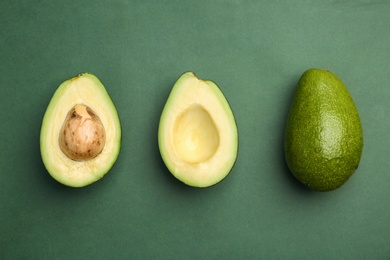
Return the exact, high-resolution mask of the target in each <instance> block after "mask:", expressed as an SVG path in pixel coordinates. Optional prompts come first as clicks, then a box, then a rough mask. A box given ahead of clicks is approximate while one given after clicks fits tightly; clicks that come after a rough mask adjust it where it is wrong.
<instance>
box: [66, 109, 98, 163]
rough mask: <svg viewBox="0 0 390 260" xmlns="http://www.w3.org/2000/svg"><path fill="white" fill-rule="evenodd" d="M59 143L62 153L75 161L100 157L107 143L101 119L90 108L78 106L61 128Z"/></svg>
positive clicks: (72, 110) (69, 114)
mask: <svg viewBox="0 0 390 260" xmlns="http://www.w3.org/2000/svg"><path fill="white" fill-rule="evenodd" d="M58 142H59V145H60V148H61V151H62V152H63V153H64V154H65V155H66V156H67V157H68V158H70V159H72V160H75V161H87V160H90V159H93V158H95V157H96V156H98V155H99V154H100V153H101V151H102V150H103V147H104V145H105V143H106V132H105V130H104V127H103V124H102V122H101V121H100V119H99V117H98V116H97V115H96V114H95V113H94V112H93V111H92V109H90V108H89V107H87V106H85V105H82V104H77V105H75V106H74V107H73V108H72V109H71V110H70V111H69V112H68V115H67V116H66V118H65V121H64V123H63V125H62V127H61V130H60V135H59V138H58Z"/></svg>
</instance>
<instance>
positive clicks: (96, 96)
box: [40, 73, 121, 187]
mask: <svg viewBox="0 0 390 260" xmlns="http://www.w3.org/2000/svg"><path fill="white" fill-rule="evenodd" d="M77 104H83V105H85V106H87V107H89V108H90V109H91V110H92V111H94V113H95V114H96V115H97V116H98V117H99V119H100V121H101V123H102V125H103V127H104V130H105V133H106V136H105V144H104V147H103V149H102V150H101V152H100V153H99V154H98V155H97V156H96V157H94V158H92V159H89V160H85V161H76V160H72V159H70V158H69V157H67V156H66V155H65V154H64V153H63V152H62V151H61V148H60V143H59V135H60V132H61V128H62V126H63V122H64V121H65V119H66V117H67V114H68V112H69V111H70V110H71V109H73V107H74V106H75V105H77ZM120 142H121V126H120V121H119V117H118V113H117V111H116V108H115V106H114V104H113V103H112V100H111V98H110V97H109V95H108V93H107V91H106V89H105V88H104V86H103V85H102V83H101V82H100V81H99V79H98V78H97V77H96V76H94V75H92V74H89V73H84V74H80V75H78V76H76V77H74V78H72V79H69V80H67V81H65V82H63V83H62V84H61V85H60V86H59V87H58V89H57V90H56V92H55V93H54V95H53V97H52V99H51V101H50V103H49V106H48V108H47V110H46V113H45V115H44V118H43V122H42V128H41V135H40V147H41V155H42V160H43V162H44V164H45V167H46V169H47V170H48V172H49V173H50V175H51V176H52V177H53V178H54V179H56V180H57V181H58V182H60V183H62V184H64V185H67V186H71V187H83V186H86V185H89V184H91V183H93V182H95V181H97V180H99V179H100V178H102V177H103V176H104V175H105V174H106V173H107V172H108V171H109V169H110V168H111V167H112V166H113V164H114V163H115V161H116V159H117V157H118V154H119V150H120Z"/></svg>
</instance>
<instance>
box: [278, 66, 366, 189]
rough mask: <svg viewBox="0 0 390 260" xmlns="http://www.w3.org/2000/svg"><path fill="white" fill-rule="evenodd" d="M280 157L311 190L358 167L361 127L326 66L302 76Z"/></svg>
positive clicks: (333, 185) (338, 182)
mask: <svg viewBox="0 0 390 260" xmlns="http://www.w3.org/2000/svg"><path fill="white" fill-rule="evenodd" d="M284 146H285V147H284V149H285V159H286V162H287V165H288V167H289V168H290V170H291V172H292V173H293V175H294V176H295V177H296V178H297V179H298V180H299V181H300V182H302V183H303V184H304V185H306V186H307V187H309V188H310V189H313V190H317V191H330V190H334V189H337V188H339V187H340V186H342V185H343V184H344V183H345V182H346V181H347V180H348V179H349V177H350V176H351V175H352V174H353V173H354V172H355V170H356V169H357V167H358V165H359V162H360V158H361V154H362V150H363V131H362V125H361V122H360V118H359V114H358V111H357V109H356V106H355V104H354V102H353V100H352V98H351V96H350V94H349V92H348V90H347V89H346V87H345V86H344V84H343V83H342V82H341V80H340V79H339V78H338V77H337V76H335V75H334V74H332V73H331V72H329V71H326V70H320V69H309V70H307V71H306V72H305V73H303V75H302V76H301V78H300V80H299V83H298V86H297V89H296V91H295V95H294V97H293V101H292V104H291V107H290V111H289V115H288V119H287V124H286V131H285V141H284Z"/></svg>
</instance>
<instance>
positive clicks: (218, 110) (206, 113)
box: [158, 72, 238, 188]
mask: <svg viewBox="0 0 390 260" xmlns="http://www.w3.org/2000/svg"><path fill="white" fill-rule="evenodd" d="M158 143H159V148H160V153H161V157H162V159H163V161H164V163H165V165H166V166H167V168H168V169H169V171H170V172H171V173H172V174H173V175H174V176H175V177H176V178H177V179H179V180H180V181H182V182H183V183H185V184H187V185H189V186H193V187H199V188H201V187H209V186H212V185H214V184H216V183H218V182H220V181H221V180H223V179H224V178H225V177H226V176H227V175H228V174H229V172H230V171H231V169H232V168H233V165H234V163H235V161H236V158H237V152H238V131H237V125H236V121H235V118H234V115H233V112H232V110H231V108H230V105H229V103H228V101H227V100H226V98H225V96H224V95H223V93H222V92H221V90H220V89H219V88H218V86H217V85H216V84H215V83H214V82H212V81H209V80H201V79H199V78H198V77H197V76H196V75H195V74H194V73H193V72H186V73H184V74H183V75H182V76H181V77H180V78H179V79H178V80H177V81H176V83H175V84H174V86H173V88H172V90H171V93H170V95H169V97H168V100H167V102H166V104H165V107H164V109H163V111H162V114H161V118H160V123H159V130H158Z"/></svg>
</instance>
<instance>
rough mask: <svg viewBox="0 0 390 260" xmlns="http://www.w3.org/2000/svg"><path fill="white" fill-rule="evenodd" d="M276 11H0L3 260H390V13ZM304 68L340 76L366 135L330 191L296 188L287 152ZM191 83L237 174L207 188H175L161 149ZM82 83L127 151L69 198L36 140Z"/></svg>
mask: <svg viewBox="0 0 390 260" xmlns="http://www.w3.org/2000/svg"><path fill="white" fill-rule="evenodd" d="M272 2H273V3H272V4H270V3H262V2H261V1H213V3H211V1H189V2H188V3H186V2H185V1H170V2H164V3H163V1H153V2H152V1H119V0H118V1H8V0H7V1H2V2H1V4H0V33H1V34H0V35H1V37H0V72H1V76H0V104H1V109H0V117H1V118H2V124H1V128H0V131H1V132H0V136H1V140H0V142H1V146H2V149H1V151H0V166H1V173H0V185H1V186H0V206H1V208H0V210H1V214H0V220H1V221H0V258H2V259H61V258H64V259H75V258H91V259H92V258H105V259H107V258H110V259H121V258H122V259H123V258H127V259H129V258H130V257H131V258H132V259H151V258H157V259H172V258H177V259H183V258H184V259H185V258H193V259H208V258H210V259H213V258H214V259H222V258H225V259H239V258H263V259H283V258H284V259H314V258H315V259H389V256H390V243H389V241H390V203H389V197H390V196H389V195H390V189H389V183H390V174H389V166H390V160H389V158H388V157H389V154H390V148H389V147H390V146H389V141H390V136H389V134H388V131H389V129H390V120H389V119H388V115H389V114H390V105H389V100H390V86H389V82H390V34H389V28H390V11H389V10H390V3H389V2H388V1H363V0H360V1H296V2H295V3H296V4H295V5H288V4H285V3H284V1H272ZM286 2H287V1H286ZM298 2H301V3H300V4H298ZM311 67H319V68H325V69H329V70H331V71H332V72H334V73H335V74H336V75H338V76H339V77H340V78H341V80H342V81H343V82H344V83H345V85H346V86H347V88H348V89H349V91H350V93H351V95H352V97H353V98H354V101H355V103H356V106H357V108H358V110H359V112H360V116H361V120H362V125H363V131H364V143H365V146H364V149H363V155H362V160H361V163H360V166H359V168H358V170H357V171H356V173H355V175H354V176H353V177H352V178H351V179H350V180H349V181H348V182H347V183H346V184H345V185H344V186H343V187H341V188H340V189H339V190H336V191H331V192H328V193H318V192H311V191H308V190H307V189H306V188H304V187H303V186H302V185H301V184H300V183H299V182H298V181H296V180H295V179H294V178H293V177H292V175H291V173H290V172H289V171H288V169H287V167H286V164H285V162H284V155H283V132H284V126H285V120H286V116H287V111H288V107H289V104H290V102H291V98H292V93H293V91H294V90H295V86H296V83H297V82H298V79H299V77H300V75H301V74H302V73H303V71H305V70H306V69H308V68H311ZM188 70H191V71H194V72H195V73H197V74H198V75H199V77H201V78H204V79H211V80H213V81H215V82H216V83H217V84H218V86H220V88H221V89H222V91H223V92H224V94H225V96H226V97H227V99H228V100H229V102H230V104H231V107H232V109H233V111H234V113H235V117H236V120H237V124H238V130H239V141H240V143H239V155H238V159H237V162H236V165H235V167H234V168H233V171H232V172H231V173H230V175H229V176H228V177H227V179H225V180H224V181H223V182H221V183H220V184H218V185H217V186H214V187H211V188H208V189H194V188H190V187H187V186H185V185H183V184H181V183H180V182H178V181H177V180H176V179H174V177H172V176H171V174H170V173H169V172H168V170H167V169H166V168H165V166H164V164H163V162H162V160H161V157H160V155H159V151H158V145H157V129H158V121H159V116H160V113H161V111H162V108H163V106H164V103H165V101H166V98H167V97H168V95H169V92H170V90H171V88H172V86H173V83H174V82H175V81H176V79H177V78H178V77H179V76H180V75H181V74H182V73H183V72H184V71H188ZM86 71H89V72H92V73H94V74H96V75H97V76H98V77H99V78H100V79H101V81H102V82H103V84H104V85H105V86H106V88H107V91H108V92H109V93H110V95H111V98H112V99H113V101H114V103H115V105H116V107H117V109H118V112H119V116H120V118H121V122H122V130H123V140H122V150H121V153H120V155H119V158H118V161H117V162H116V164H115V166H114V167H113V168H112V170H111V171H110V172H109V173H108V174H107V175H106V177H104V178H103V179H102V180H100V181H99V182H97V183H95V184H93V185H91V186H88V187H86V188H82V189H72V188H68V187H65V186H62V185H61V184H58V183H57V182H56V181H54V180H53V179H52V178H51V177H50V176H49V174H48V173H47V171H46V170H45V168H44V166H43V164H42V161H41V158H40V153H39V132H40V127H41V122H42V117H43V114H44V112H45V110H46V107H47V105H48V103H49V101H50V98H51V96H52V95H53V93H54V92H55V90H56V88H57V87H58V85H59V84H60V83H61V82H63V81H64V80H65V79H68V78H70V77H72V76H75V75H76V74H78V73H81V72H86Z"/></svg>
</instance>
